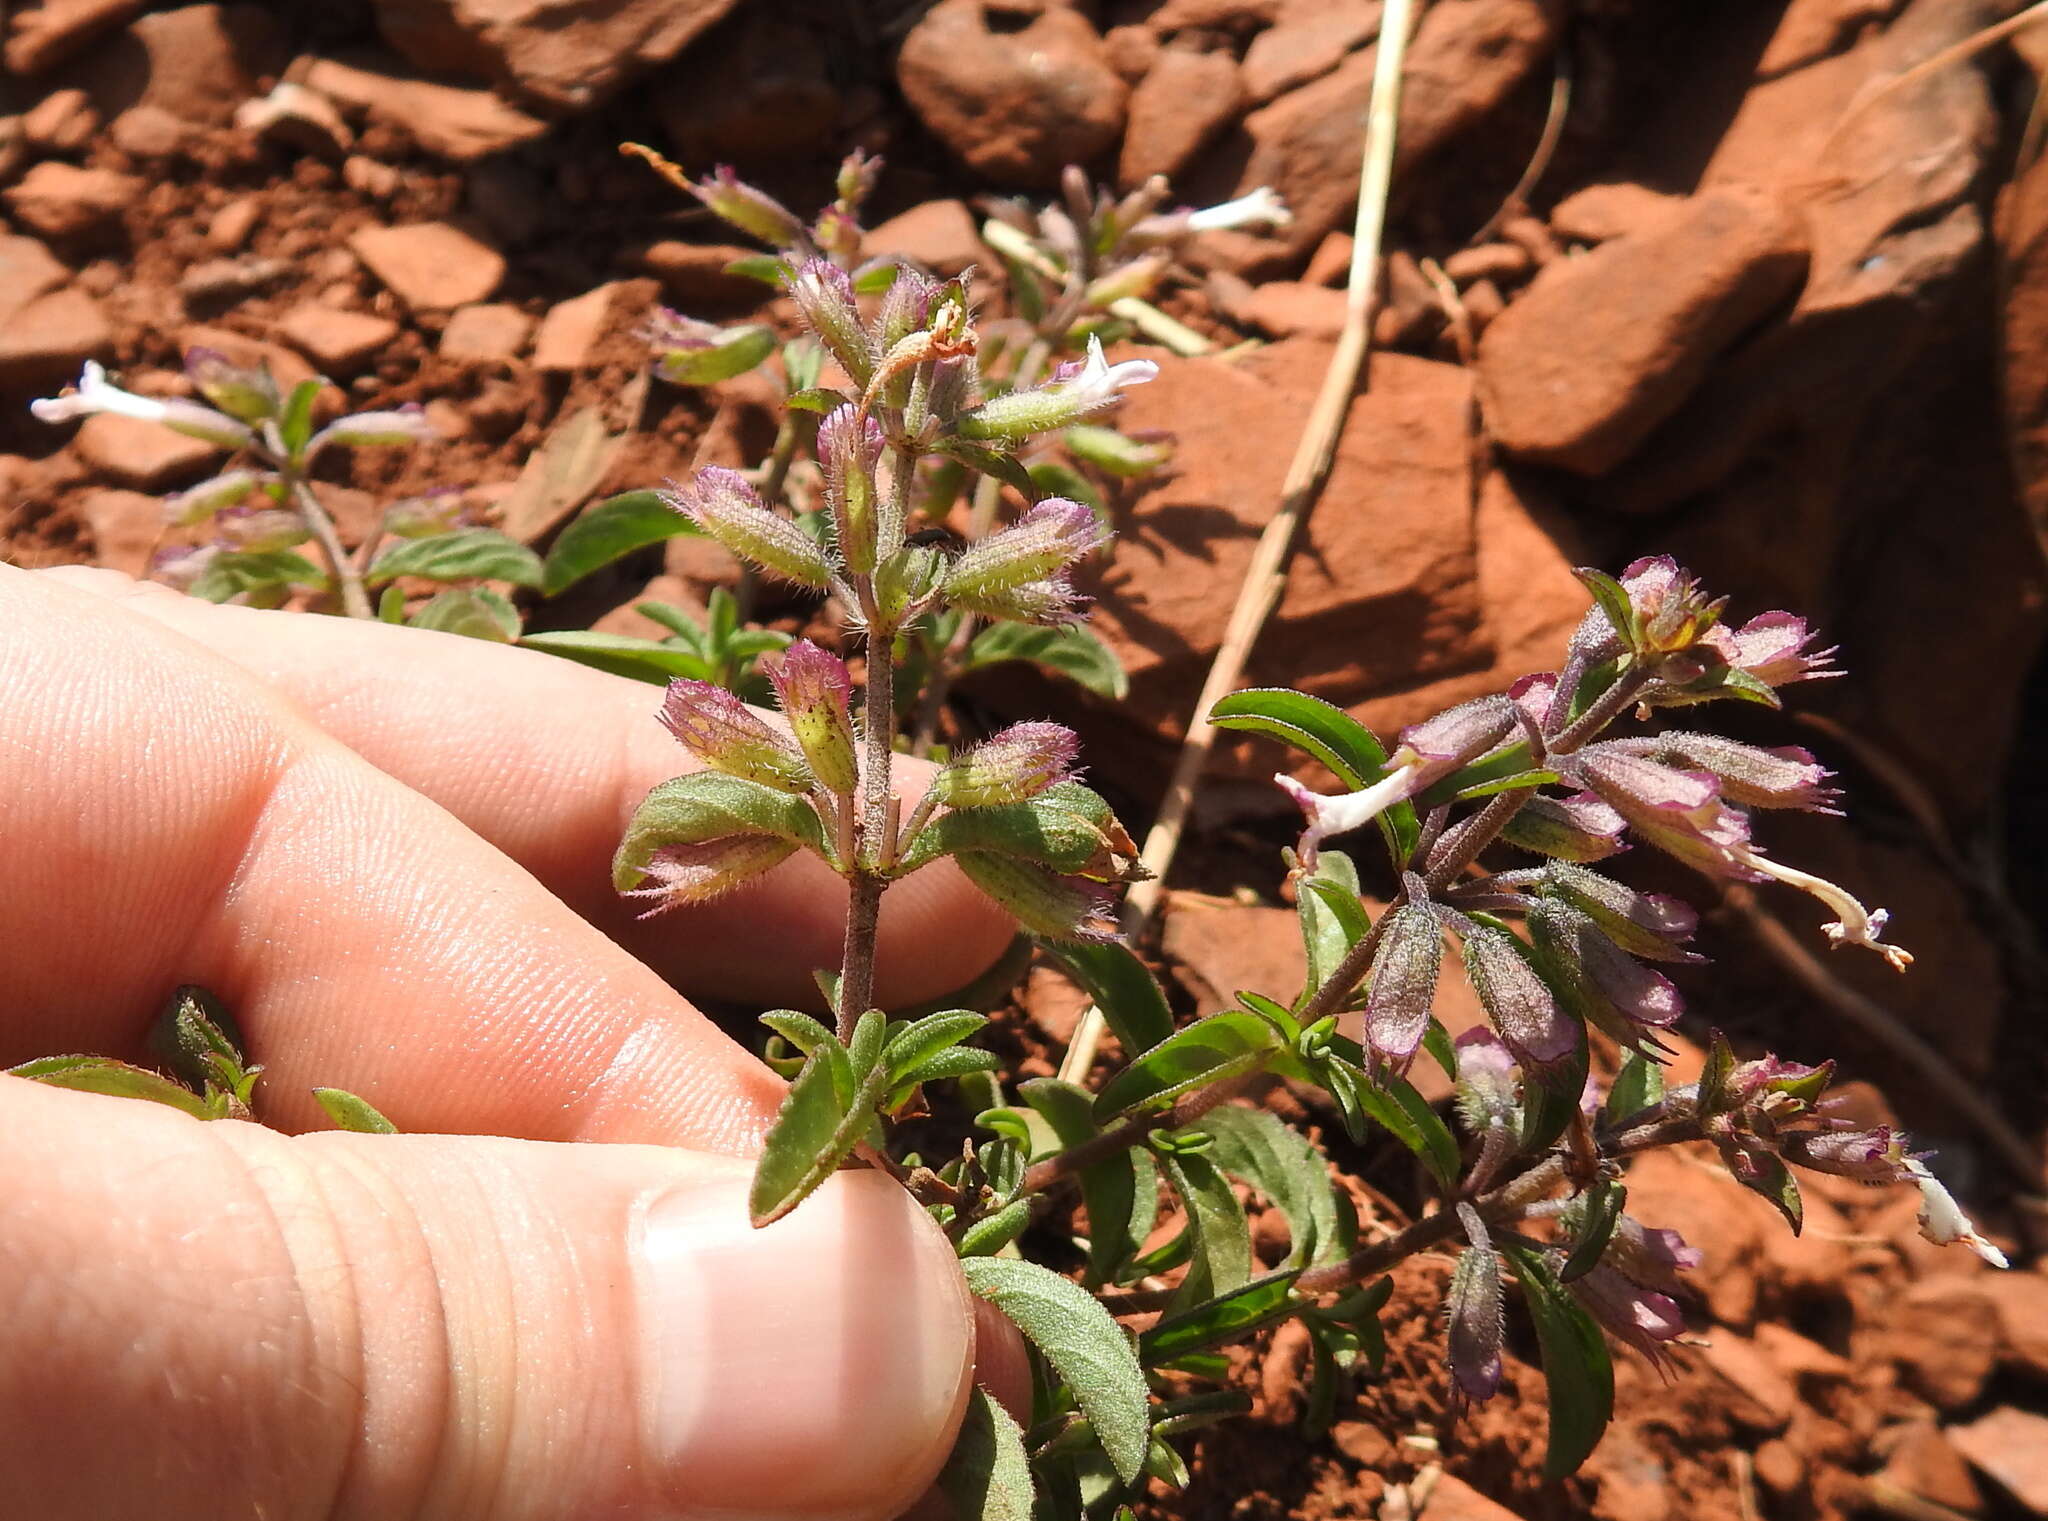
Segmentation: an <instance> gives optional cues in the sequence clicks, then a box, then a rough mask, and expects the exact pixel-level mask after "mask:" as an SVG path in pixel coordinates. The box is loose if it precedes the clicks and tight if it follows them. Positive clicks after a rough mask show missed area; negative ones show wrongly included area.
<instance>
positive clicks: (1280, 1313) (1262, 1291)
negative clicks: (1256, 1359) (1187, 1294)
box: [1138, 1271, 1299, 1368]
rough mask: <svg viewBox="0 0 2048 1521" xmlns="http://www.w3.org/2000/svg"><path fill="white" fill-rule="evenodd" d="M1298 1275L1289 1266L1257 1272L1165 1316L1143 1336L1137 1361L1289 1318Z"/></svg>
mask: <svg viewBox="0 0 2048 1521" xmlns="http://www.w3.org/2000/svg"><path fill="white" fill-rule="evenodd" d="M1298 1276H1299V1274H1298V1273H1297V1272H1293V1271H1289V1272H1284V1273H1276V1274H1274V1275H1272V1276H1270V1277H1265V1278H1255V1279H1253V1280H1252V1281H1251V1282H1249V1283H1246V1284H1242V1285H1240V1286H1239V1287H1237V1288H1235V1289H1233V1290H1231V1291H1230V1292H1229V1293H1227V1294H1222V1295H1219V1296H1217V1297H1216V1298H1214V1299H1211V1300H1208V1301H1206V1302H1204V1303H1202V1304H1198V1305H1196V1306H1194V1307H1193V1308H1192V1309H1187V1310H1182V1311H1179V1312H1177V1313H1175V1314H1171V1315H1167V1316H1164V1317H1163V1318H1161V1320H1160V1321H1159V1323H1158V1324H1157V1325H1155V1326H1153V1327H1152V1329H1151V1330H1149V1331H1147V1332H1145V1333H1144V1334H1143V1335H1141V1336H1140V1337H1139V1338H1138V1361H1140V1362H1141V1363H1143V1364H1144V1365H1145V1366H1146V1367H1148V1368H1152V1367H1157V1366H1158V1365H1159V1364H1161V1363H1169V1362H1172V1361H1174V1360H1175V1359H1176V1358H1180V1357H1185V1356H1186V1355H1187V1354H1188V1353H1190V1352H1202V1351H1206V1350H1208V1349H1209V1348H1210V1347H1220V1346H1222V1345H1224V1344H1225V1343H1226V1342H1232V1341H1236V1340H1238V1339H1239V1338H1240V1337H1243V1336H1248V1335H1250V1334H1251V1333H1252V1332H1253V1331H1256V1330H1258V1329H1259V1328H1260V1327H1261V1326H1267V1325H1271V1324H1272V1323H1273V1322H1274V1321H1276V1320H1284V1319H1286V1318H1287V1317H1288V1316H1289V1315H1292V1314H1293V1313H1294V1311H1295V1308H1296V1307H1295V1304H1294V1302H1293V1289H1294V1280H1295V1278H1296V1277H1298Z"/></svg>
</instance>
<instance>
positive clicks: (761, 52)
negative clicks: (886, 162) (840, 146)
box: [636, 5, 847, 179]
mask: <svg viewBox="0 0 2048 1521" xmlns="http://www.w3.org/2000/svg"><path fill="white" fill-rule="evenodd" d="M832 46H833V44H832V40H831V38H830V37H829V35H828V34H827V33H826V31H825V30H824V29H823V28H821V27H819V26H817V25H816V24H815V22H813V21H812V20H810V19H809V18H807V17H806V16H804V15H803V14H802V13H801V12H799V11H796V10H794V9H793V8H791V7H788V6H772V5H747V6H741V7H740V9H739V10H738V12H737V13H735V15H734V16H733V18H732V20H731V21H729V22H727V23H726V24H725V25H724V26H721V27H719V28H718V29H717V30H716V31H714V32H712V33H711V34H710V35H709V36H707V37H706V38H705V39H704V41H703V42H702V43H700V44H699V45H698V46H696V47H693V48H691V49H690V50H689V51H688V52H687V53H685V54H684V55H683V56H682V58H680V59H678V60H677V62H676V64H675V66H674V67H673V68H671V69H669V70H668V71H667V72H666V73H664V74H663V76H662V78H661V80H660V82H659V84H658V85H657V86H656V87H655V89H654V90H653V91H652V92H651V93H652V96H653V101H654V110H655V114H656V116H658V117H659V118H660V120H661V127H662V131H663V132H664V133H666V134H667V136H668V143H669V151H670V153H671V154H673V155H674V156H675V158H676V159H677V160H678V161H679V162H682V163H685V164H699V163H705V162H707V161H708V162H712V163H716V162H719V161H720V160H724V159H733V158H738V159H742V160H744V161H745V162H747V163H750V164H755V163H769V162H773V161H776V160H780V159H788V158H794V157H798V156H801V155H803V154H807V153H810V152H813V151H815V149H816V146H817V144H818V143H820V142H823V141H829V140H830V139H831V138H832V136H833V133H834V129H835V128H836V127H837V126H838V125H839V123H840V122H841V121H842V120H844V119H845V111H846V104H847V102H846V99H845V97H844V96H843V95H842V94H841V93H840V87H839V83H838V77H839V76H840V74H841V72H842V71H841V70H840V69H839V68H837V67H836V64H837V60H835V59H834V58H833V57H832V53H831V49H832ZM637 178H638V177H637V176H636V179H637Z"/></svg>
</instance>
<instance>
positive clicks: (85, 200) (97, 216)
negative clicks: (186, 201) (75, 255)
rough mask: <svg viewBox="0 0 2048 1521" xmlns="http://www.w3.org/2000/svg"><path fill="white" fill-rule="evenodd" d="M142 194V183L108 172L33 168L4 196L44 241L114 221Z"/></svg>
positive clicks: (43, 165)
mask: <svg viewBox="0 0 2048 1521" xmlns="http://www.w3.org/2000/svg"><path fill="white" fill-rule="evenodd" d="M141 193H142V181H141V180H139V179H137V178H135V177H134V176H133V175H129V174H117V173H115V172H114V171H113V170H112V169H81V168H78V167H77V166H76V165H74V164H62V163H55V162H45V163H41V164H37V165H36V166H35V167H34V168H33V169H31V170H29V172H28V173H27V174H24V175H23V176H22V177H21V179H20V181H19V182H18V183H17V184H15V185H13V186H11V187H9V189H8V190H7V191H6V193H5V198H6V201H7V204H8V207H9V208H10V209H11V210H12V211H13V212H14V214H15V216H17V217H19V218H20V219H21V221H22V222H23V223H24V224H26V225H27V226H28V227H29V228H30V229H31V230H33V231H35V232H39V233H41V234H42V235H43V236H44V237H46V238H77V237H83V236H85V235H86V234H88V233H95V232H101V231H104V230H105V229H106V228H107V227H108V226H110V225H112V224H114V223H116V222H118V221H119V220H120V217H121V213H122V212H123V211H125V210H126V209H127V208H128V207H129V206H130V205H131V204H132V203H133V202H134V200H135V198H136V197H137V196H139V195H140V194H141Z"/></svg>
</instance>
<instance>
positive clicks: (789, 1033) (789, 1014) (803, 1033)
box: [761, 1009, 836, 1056]
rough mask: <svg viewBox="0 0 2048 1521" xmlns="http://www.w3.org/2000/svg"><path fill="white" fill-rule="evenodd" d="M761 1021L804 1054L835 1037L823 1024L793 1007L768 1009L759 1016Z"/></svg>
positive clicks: (808, 1053)
mask: <svg viewBox="0 0 2048 1521" xmlns="http://www.w3.org/2000/svg"><path fill="white" fill-rule="evenodd" d="M761 1023H762V1024H764V1025H766V1026H767V1027H768V1028H769V1029H771V1030H773V1031H774V1032H775V1033H776V1034H777V1035H780V1036H781V1037H782V1038H783V1039H784V1040H786V1041H788V1042H789V1043H790V1044H791V1045H792V1046H794V1047H796V1049H797V1050H799V1051H801V1052H803V1054H804V1055H806V1056H809V1055H810V1054H811V1053H812V1052H813V1051H815V1050H817V1049H818V1047H820V1046H822V1045H826V1044H829V1043H831V1042H832V1041H834V1040H835V1039H836V1037H835V1036H834V1035H833V1034H832V1032H831V1031H830V1030H828V1029H826V1028H825V1026H824V1025H822V1024H820V1023H819V1022H818V1021H817V1020H815V1019H813V1018H812V1017H811V1016H810V1015H808V1014H804V1013H800V1012H798V1011H797V1010H795V1009H770V1010H769V1011H768V1012H767V1013H766V1014H763V1015H762V1016H761Z"/></svg>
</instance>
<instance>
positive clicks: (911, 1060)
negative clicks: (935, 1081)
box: [882, 1009, 988, 1077]
mask: <svg viewBox="0 0 2048 1521" xmlns="http://www.w3.org/2000/svg"><path fill="white" fill-rule="evenodd" d="M987 1023H988V1016H987V1015H986V1014H977V1013H975V1012H974V1011H973V1010H972V1009H947V1010H944V1011H943V1012H941V1013H938V1014H927V1015H926V1016H925V1017H924V1018H923V1019H919V1020H914V1021H912V1022H911V1023H910V1024H908V1025H906V1026H905V1027H904V1028H903V1029H901V1030H899V1031H897V1032H896V1034H894V1035H892V1036H891V1037H890V1038H889V1043H888V1044H887V1045H886V1046H884V1047H883V1048H882V1062H883V1064H884V1065H885V1066H887V1067H888V1069H889V1072H890V1074H891V1076H893V1077H901V1076H902V1075H903V1074H904V1073H905V1072H908V1071H910V1070H911V1069H912V1068H913V1067H915V1066H917V1065H918V1064H919V1063H920V1062H922V1061H924V1060H925V1059H926V1058H927V1057H932V1056H936V1055H938V1053H939V1052H941V1051H943V1050H945V1049H946V1048H947V1047H949V1046H957V1045H959V1044H960V1042H961V1041H963V1040H965V1039H967V1037H968V1036H970V1035H972V1034H974V1033H975V1032H976V1031H977V1030H979V1029H980V1028H981V1027H982V1026H983V1025H985V1024H987Z"/></svg>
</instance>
